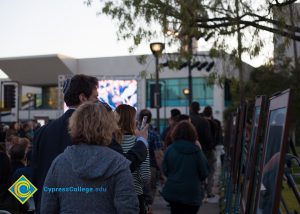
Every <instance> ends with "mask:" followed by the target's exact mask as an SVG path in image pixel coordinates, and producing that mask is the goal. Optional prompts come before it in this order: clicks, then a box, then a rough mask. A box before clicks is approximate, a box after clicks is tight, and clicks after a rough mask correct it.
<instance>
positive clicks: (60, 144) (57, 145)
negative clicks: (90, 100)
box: [31, 109, 147, 213]
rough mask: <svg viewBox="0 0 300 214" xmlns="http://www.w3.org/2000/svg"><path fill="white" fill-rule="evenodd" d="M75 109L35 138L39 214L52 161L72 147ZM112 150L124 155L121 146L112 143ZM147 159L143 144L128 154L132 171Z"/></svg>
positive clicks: (35, 182)
mask: <svg viewBox="0 0 300 214" xmlns="http://www.w3.org/2000/svg"><path fill="white" fill-rule="evenodd" d="M74 111H75V109H69V110H68V111H66V112H65V113H64V114H63V115H62V116H61V117H59V118H58V119H56V120H54V121H52V122H50V123H48V124H47V125H45V126H43V127H41V128H40V129H39V130H38V131H37V133H36V134H35V136H34V140H33V145H34V146H33V150H32V162H31V166H32V169H33V181H34V185H35V186H36V187H37V189H38V191H37V192H36V193H35V194H34V197H35V204H36V211H37V213H39V206H40V200H41V189H42V187H43V184H44V180H45V178H46V175H47V172H48V169H49V168H50V166H51V163H52V161H53V160H54V159H55V158H56V157H57V156H58V155H59V154H61V153H62V152H63V151H64V150H65V148H66V147H67V146H70V145H71V138H70V135H69V133H68V121H69V118H70V117H71V115H72V114H73V112H74ZM112 149H114V150H117V151H118V152H119V153H121V154H123V151H122V147H121V145H119V144H117V143H116V142H115V141H113V142H112ZM146 157H147V148H146V146H145V145H144V143H142V142H138V143H137V144H136V146H134V147H133V148H132V149H131V150H130V151H129V152H128V153H127V154H126V158H127V159H128V160H130V161H131V166H130V168H131V170H135V168H136V167H137V166H139V165H140V164H141V163H142V162H143V161H144V160H145V159H146Z"/></svg>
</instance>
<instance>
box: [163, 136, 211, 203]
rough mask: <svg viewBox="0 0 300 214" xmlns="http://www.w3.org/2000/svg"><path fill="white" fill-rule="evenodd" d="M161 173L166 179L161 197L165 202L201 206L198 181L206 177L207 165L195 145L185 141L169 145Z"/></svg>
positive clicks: (201, 192)
mask: <svg viewBox="0 0 300 214" xmlns="http://www.w3.org/2000/svg"><path fill="white" fill-rule="evenodd" d="M163 171H164V174H165V176H167V178H168V179H167V182H166V184H165V186H164V188H163V197H164V198H165V199H166V200H167V201H170V202H181V203H183V204H187V205H192V206H199V205H201V201H202V198H203V191H202V189H201V183H200V181H203V180H204V179H205V178H206V177H207V176H208V163H207V159H206V157H205V155H204V154H203V152H202V151H201V149H200V148H199V147H198V146H197V145H195V144H194V143H193V142H190V141H185V140H177V141H175V142H174V143H173V144H171V145H170V146H169V147H168V149H167V151H166V153H165V157H164V161H163Z"/></svg>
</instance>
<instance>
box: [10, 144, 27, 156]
mask: <svg viewBox="0 0 300 214" xmlns="http://www.w3.org/2000/svg"><path fill="white" fill-rule="evenodd" d="M25 152H26V145H25V144H15V145H13V146H12V147H11V148H10V150H9V152H8V153H9V156H10V158H11V160H22V159H24V158H25Z"/></svg>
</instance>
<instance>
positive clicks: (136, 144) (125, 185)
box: [0, 74, 222, 214]
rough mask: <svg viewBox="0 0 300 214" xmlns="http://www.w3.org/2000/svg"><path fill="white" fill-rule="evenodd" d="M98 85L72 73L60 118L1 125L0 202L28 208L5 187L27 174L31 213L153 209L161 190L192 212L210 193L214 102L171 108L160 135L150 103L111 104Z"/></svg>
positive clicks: (16, 209)
mask: <svg viewBox="0 0 300 214" xmlns="http://www.w3.org/2000/svg"><path fill="white" fill-rule="evenodd" d="M97 87H98V80H97V79H96V78H95V77H91V76H87V75H82V74H80V75H75V76H73V77H72V78H71V79H69V80H67V81H66V82H65V84H64V87H63V93H64V101H65V103H66V105H67V106H68V108H69V109H68V110H67V111H66V112H65V113H64V114H63V115H62V116H61V117H60V118H58V119H56V120H54V121H51V122H49V123H48V124H46V125H44V126H42V127H38V126H37V125H36V124H34V123H33V121H29V122H28V123H25V124H23V125H22V128H21V129H20V126H19V124H18V123H12V124H11V125H10V127H9V128H8V127H0V137H1V142H2V143H1V150H0V164H1V168H0V169H1V170H0V210H6V211H8V212H10V213H29V210H30V209H32V206H29V203H28V202H27V203H25V204H23V205H22V204H21V203H19V202H18V201H17V199H15V198H14V196H12V195H11V194H10V193H9V191H8V188H9V187H10V186H11V185H12V184H13V183H14V182H15V181H16V180H17V179H18V178H19V177H20V176H21V175H25V177H26V178H28V179H29V180H30V181H31V182H32V183H33V184H34V185H35V186H36V187H37V189H38V191H37V192H36V193H35V194H34V203H33V204H34V212H36V213H42V214H44V213H45V214H47V213H140V214H151V213H153V210H152V208H151V206H152V205H153V202H154V199H155V196H156V195H157V194H158V192H160V194H161V195H162V196H163V197H164V199H165V200H166V201H167V202H168V204H169V206H170V210H171V213H172V214H177V213H180V214H183V213H189V214H193V213H197V212H198V210H199V207H200V206H201V204H202V201H203V199H204V198H210V197H214V194H213V191H212V186H213V175H214V168H215V167H214V165H215V162H216V157H215V154H214V149H215V146H216V145H217V144H219V143H221V142H222V131H221V124H220V122H219V121H218V120H216V119H214V118H213V111H212V108H211V107H209V106H207V107H205V109H204V111H203V113H200V105H199V103H198V102H193V103H192V104H191V106H190V115H185V114H181V112H180V111H179V110H178V109H172V110H171V117H170V119H169V126H168V127H167V128H166V129H165V130H163V132H162V134H161V135H160V134H159V133H158V132H157V131H156V129H155V128H154V127H153V126H152V125H151V120H152V114H151V111H150V110H148V109H142V110H139V109H138V110H136V109H135V108H134V107H132V106H130V105H127V104H121V105H119V106H118V107H117V108H116V109H115V110H113V109H112V108H111V107H110V106H109V105H108V104H107V103H104V102H101V101H99V99H98V92H97ZM144 118H146V124H147V125H146V126H145V127H141V124H142V121H143V119H144ZM158 183H161V184H162V186H163V188H162V189H161V190H160V191H158V189H157V185H158Z"/></svg>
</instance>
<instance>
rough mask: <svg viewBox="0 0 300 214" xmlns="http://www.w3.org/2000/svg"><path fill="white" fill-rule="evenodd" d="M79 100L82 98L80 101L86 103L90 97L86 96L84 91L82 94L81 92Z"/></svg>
mask: <svg viewBox="0 0 300 214" xmlns="http://www.w3.org/2000/svg"><path fill="white" fill-rule="evenodd" d="M79 100H80V103H84V102H86V101H87V100H88V99H87V98H86V96H85V95H84V94H83V93H81V94H79Z"/></svg>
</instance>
